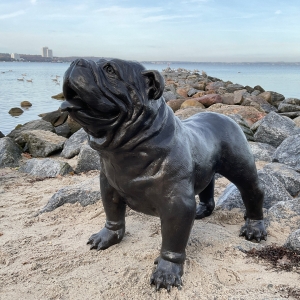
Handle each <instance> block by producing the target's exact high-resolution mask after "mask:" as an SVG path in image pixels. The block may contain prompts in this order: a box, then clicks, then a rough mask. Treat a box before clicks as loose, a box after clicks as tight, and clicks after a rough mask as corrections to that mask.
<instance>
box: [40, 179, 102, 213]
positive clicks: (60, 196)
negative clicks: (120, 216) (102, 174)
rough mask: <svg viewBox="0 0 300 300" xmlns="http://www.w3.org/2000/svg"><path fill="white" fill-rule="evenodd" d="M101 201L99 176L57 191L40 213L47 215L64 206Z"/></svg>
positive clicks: (85, 204) (84, 204) (83, 204)
mask: <svg viewBox="0 0 300 300" xmlns="http://www.w3.org/2000/svg"><path fill="white" fill-rule="evenodd" d="M100 199H101V193H100V185H99V176H97V177H94V178H92V179H88V180H85V181H84V182H82V183H80V184H74V185H71V186H67V187H64V188H62V189H60V190H59V191H57V192H56V193H55V194H54V195H53V196H52V197H51V198H50V200H49V201H48V203H47V205H46V206H45V207H44V208H42V209H41V210H40V212H39V214H40V213H45V212H50V211H53V210H54V209H56V208H58V207H60V206H62V205H64V204H65V203H76V202H79V203H80V204H81V205H82V206H87V205H90V204H94V203H96V202H97V201H99V200H100Z"/></svg>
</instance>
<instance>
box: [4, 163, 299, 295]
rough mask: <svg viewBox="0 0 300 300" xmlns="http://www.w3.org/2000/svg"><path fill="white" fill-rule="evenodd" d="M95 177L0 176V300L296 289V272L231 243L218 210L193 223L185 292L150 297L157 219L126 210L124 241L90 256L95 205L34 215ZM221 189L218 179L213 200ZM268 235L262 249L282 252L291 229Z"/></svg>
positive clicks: (97, 213)
mask: <svg viewBox="0 0 300 300" xmlns="http://www.w3.org/2000/svg"><path fill="white" fill-rule="evenodd" d="M97 174H98V171H90V172H88V173H85V174H81V175H73V176H72V175H68V176H64V177H57V178H49V179H45V180H42V181H37V180H35V179H34V178H33V177H30V176H28V175H25V174H21V173H19V172H18V171H17V170H14V169H9V168H5V169H0V299H1V300H2V299H5V300H6V299H7V300H10V299H14V300H17V299H26V300H27V299H28V300H30V299H53V300H54V299H161V300H165V299H178V300H183V299H247V300H250V299H255V300H258V299H284V298H286V297H288V289H289V288H291V289H293V288H297V287H299V277H300V276H299V274H297V273H296V272H285V271H280V272H277V271H274V270H273V269H271V268H270V265H268V264H266V263H264V262H261V261H258V260H256V259H253V258H247V257H246V254H244V253H243V252H242V251H240V250H239V249H238V248H237V246H241V247H242V248H243V249H251V248H252V247H253V246H256V245H257V244H255V243H252V242H248V241H245V240H244V239H243V238H240V237H238V233H239V229H240V227H241V226H242V224H243V214H242V212H241V211H239V210H233V211H231V212H222V211H218V210H217V211H215V212H214V213H213V215H212V216H210V217H208V218H206V219H203V220H196V221H195V223H194V227H193V230H192V233H191V236H190V239H189V243H188V246H187V248H186V252H187V259H186V262H185V267H184V271H185V272H184V275H183V284H184V285H183V286H182V289H181V290H178V289H177V288H173V289H172V290H171V292H170V293H168V292H167V291H166V290H165V289H162V290H160V291H159V292H156V291H155V289H154V287H153V286H151V285H150V284H149V281H150V276H151V273H152V271H153V269H154V268H155V265H154V264H153V262H154V260H155V258H156V257H157V256H158V255H159V249H160V244H161V235H160V222H159V219H158V218H154V217H151V216H146V215H143V214H140V213H136V212H134V211H132V210H130V209H128V211H127V217H126V234H125V237H124V239H123V241H122V242H121V243H120V244H118V245H114V246H112V247H111V248H109V249H107V250H104V251H98V252H97V251H95V250H89V246H88V245H87V244H86V242H87V240H88V238H89V237H90V235H91V234H93V233H95V232H98V231H99V230H100V229H101V228H102V226H103V225H104V222H105V214H104V211H103V207H102V204H101V201H99V202H98V203H96V204H94V205H90V206H87V207H82V206H80V204H67V205H64V206H62V207H60V208H58V209H56V210H54V211H53V212H49V213H44V214H41V215H39V216H37V217H35V216H34V215H35V214H36V212H37V211H38V210H39V209H40V208H42V207H43V206H44V205H45V204H46V203H47V202H48V200H49V199H50V197H51V196H52V195H53V194H54V193H55V192H56V191H58V190H59V189H60V188H62V187H64V186H67V185H70V184H74V183H78V182H81V181H83V180H86V179H87V178H92V177H94V176H95V175H97ZM227 184H228V181H227V180H226V179H219V180H218V181H217V183H216V194H217V195H219V194H220V193H221V192H222V191H223V190H224V188H225V187H226V185H227ZM183 226H184V224H183ZM268 232H269V237H268V241H267V242H265V241H263V242H261V244H262V245H269V244H271V243H277V244H278V245H282V244H283V243H284V241H285V239H286V238H287V236H288V234H289V233H290V229H289V228H287V227H282V226H281V225H280V224H278V225H273V226H272V227H270V228H269V229H268ZM289 299H296V298H293V297H291V296H290V297H289Z"/></svg>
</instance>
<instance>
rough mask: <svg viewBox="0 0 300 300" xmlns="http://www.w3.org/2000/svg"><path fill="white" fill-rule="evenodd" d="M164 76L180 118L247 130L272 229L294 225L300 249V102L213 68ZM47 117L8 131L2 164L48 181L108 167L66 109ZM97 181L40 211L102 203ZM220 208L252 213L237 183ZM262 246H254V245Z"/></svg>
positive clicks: (293, 241) (294, 243) (293, 239)
mask: <svg viewBox="0 0 300 300" xmlns="http://www.w3.org/2000/svg"><path fill="white" fill-rule="evenodd" d="M162 75H163V76H164V79H165V90H164V93H163V97H164V99H165V101H166V103H167V105H169V106H170V107H171V108H172V110H173V111H174V113H175V115H176V116H177V117H178V118H179V119H181V120H184V119H186V118H188V117H190V116H192V115H194V114H196V113H203V112H206V111H209V112H216V113H220V114H225V115H227V116H229V117H230V118H232V119H233V120H234V121H235V122H236V123H237V124H238V125H239V126H240V127H241V129H242V130H243V132H244V134H245V136H246V138H247V140H248V141H249V145H250V147H251V149H252V151H253V154H254V157H255V160H256V161H257V162H258V163H259V165H260V166H261V167H260V170H259V178H260V181H261V184H262V186H263V187H264V190H265V202H264V209H265V217H266V223H267V225H268V230H271V229H272V226H273V224H278V223H279V224H283V225H284V226H288V227H289V228H290V232H291V235H290V236H289V237H288V238H287V240H286V247H289V248H291V249H294V250H300V241H299V238H297V237H299V230H300V99H296V98H287V99H286V98H285V97H284V96H283V95H281V94H279V93H277V92H274V91H265V90H264V89H263V88H262V87H261V86H259V85H257V86H254V87H250V86H243V85H240V84H237V83H233V82H230V81H222V80H220V79H218V78H215V77H211V76H208V75H207V74H206V73H205V72H202V74H199V73H197V72H190V71H187V70H183V69H178V70H171V69H170V68H168V69H166V70H164V71H163V72H162ZM41 117H42V119H40V120H35V121H31V122H28V123H26V124H24V125H22V126H18V127H17V128H16V129H14V130H13V131H12V132H11V133H10V134H8V135H7V136H6V137H4V136H3V135H2V137H1V139H0V167H1V168H4V167H12V168H17V169H18V170H19V172H25V173H28V174H29V175H30V176H34V177H38V178H41V179H43V178H48V177H55V176H74V174H75V175H76V174H80V173H81V172H87V171H89V170H100V164H99V155H98V153H97V152H96V151H94V150H93V149H91V147H90V146H89V145H88V136H87V134H86V133H85V131H84V130H83V129H80V126H78V124H76V122H74V121H73V120H72V119H70V118H69V117H68V115H67V114H66V113H61V112H60V111H55V112H50V113H46V114H42V115H41ZM182 155H184V153H183V154H182ZM74 159H75V163H74ZM70 161H72V162H73V165H72V167H71V164H69V162H70ZM217 177H218V178H220V176H217ZM97 182H98V179H95V180H91V181H89V182H87V183H86V184H76V185H74V186H69V187H65V188H63V189H61V190H59V191H58V192H57V193H55V194H54V195H53V196H52V197H51V198H50V199H49V202H48V204H47V205H46V207H44V208H41V210H40V211H39V212H38V214H39V213H43V212H49V211H51V210H54V209H55V208H57V207H58V206H61V205H63V204H64V203H74V202H79V203H81V204H82V205H88V204H92V203H95V201H98V200H99V199H100V197H101V195H100V192H99V190H98V183H97ZM96 183H97V187H96V188H95V185H96ZM216 187H217V188H218V180H217V182H216ZM216 206H217V208H216V210H217V211H224V212H226V211H227V212H228V211H231V210H232V209H236V210H237V211H239V212H240V214H241V215H242V214H243V211H244V207H243V203H242V200H241V195H240V194H239V191H238V190H237V188H236V187H235V186H234V185H233V184H231V183H229V184H228V185H227V187H226V188H225V189H224V190H223V192H222V193H221V195H220V197H218V199H216ZM241 243H242V242H241ZM255 246H256V244H252V243H251V247H255ZM249 247H250V246H249Z"/></svg>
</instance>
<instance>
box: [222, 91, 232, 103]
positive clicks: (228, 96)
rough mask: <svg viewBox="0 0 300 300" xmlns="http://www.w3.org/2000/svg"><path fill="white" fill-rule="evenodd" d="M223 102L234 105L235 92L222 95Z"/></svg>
mask: <svg viewBox="0 0 300 300" xmlns="http://www.w3.org/2000/svg"><path fill="white" fill-rule="evenodd" d="M221 98H222V103H224V104H228V105H234V94H233V93H225V94H223V95H221Z"/></svg>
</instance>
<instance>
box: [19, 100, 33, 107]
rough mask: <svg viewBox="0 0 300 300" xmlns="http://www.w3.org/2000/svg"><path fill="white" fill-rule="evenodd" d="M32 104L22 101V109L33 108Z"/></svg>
mask: <svg viewBox="0 0 300 300" xmlns="http://www.w3.org/2000/svg"><path fill="white" fill-rule="evenodd" d="M31 106H32V104H31V103H30V102H29V101H22V102H21V107H31Z"/></svg>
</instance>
